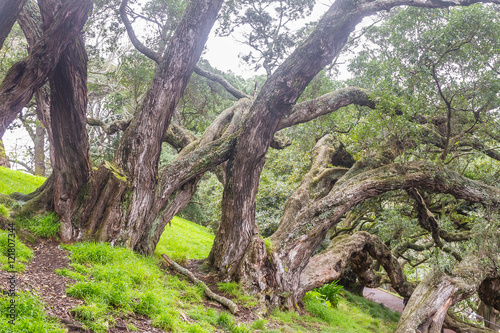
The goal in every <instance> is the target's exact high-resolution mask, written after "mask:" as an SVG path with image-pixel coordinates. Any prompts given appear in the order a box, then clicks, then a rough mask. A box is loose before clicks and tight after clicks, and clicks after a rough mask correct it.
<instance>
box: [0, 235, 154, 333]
mask: <svg viewBox="0 0 500 333" xmlns="http://www.w3.org/2000/svg"><path fill="white" fill-rule="evenodd" d="M31 247H32V249H33V254H34V257H33V259H32V260H31V261H30V262H29V263H27V264H26V270H25V271H24V272H23V273H18V274H16V290H29V291H31V292H34V293H35V294H36V295H38V296H39V297H40V298H41V299H42V301H43V302H44V303H45V304H46V305H47V312H48V314H49V315H50V316H51V317H55V318H57V319H59V320H60V321H61V323H63V324H64V325H66V328H67V329H68V333H72V332H75V333H76V332H86V330H84V329H82V324H81V323H79V322H78V321H77V320H75V318H73V316H72V314H71V309H73V308H74V307H76V306H78V305H80V304H83V301H82V300H79V299H76V298H73V297H69V296H67V295H66V288H67V286H68V285H71V284H73V283H75V281H74V280H71V279H69V278H67V277H64V276H60V275H57V274H56V273H55V272H54V270H55V269H62V268H66V267H68V263H69V258H68V251H66V250H63V249H62V248H61V247H60V246H59V243H58V242H55V241H40V242H39V243H37V244H36V245H35V246H31ZM10 276H11V275H10V273H7V272H5V271H3V270H1V269H0V289H3V290H7V289H8V280H7V278H8V277H10ZM127 323H132V324H134V325H135V327H136V328H137V329H138V330H137V332H139V333H163V332H164V331H163V330H161V329H158V328H156V327H153V326H152V322H151V320H150V319H148V318H144V317H142V316H136V315H130V316H129V317H128V318H127V317H126V318H117V320H116V326H115V327H113V328H111V329H110V330H109V333H118V332H125V331H127V328H126V324H127Z"/></svg>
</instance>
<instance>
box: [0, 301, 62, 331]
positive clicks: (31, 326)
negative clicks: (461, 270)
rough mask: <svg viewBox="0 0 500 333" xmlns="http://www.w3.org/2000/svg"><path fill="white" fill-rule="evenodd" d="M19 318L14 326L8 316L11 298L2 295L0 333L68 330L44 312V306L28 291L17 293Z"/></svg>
mask: <svg viewBox="0 0 500 333" xmlns="http://www.w3.org/2000/svg"><path fill="white" fill-rule="evenodd" d="M15 300H16V302H15V305H16V312H17V317H16V319H15V320H14V325H12V324H10V323H9V320H10V318H9V317H8V316H7V314H8V313H9V310H10V308H9V307H10V297H9V296H7V295H1V294H0V310H1V311H0V333H12V332H16V333H64V332H66V330H65V329H64V328H63V327H62V326H61V324H59V323H57V322H56V321H55V320H53V319H51V318H49V316H48V315H47V314H46V313H45V311H44V304H43V303H42V301H40V300H39V299H38V297H36V296H35V295H33V294H31V293H29V292H27V291H24V292H23V291H19V292H17V293H16V298H15Z"/></svg>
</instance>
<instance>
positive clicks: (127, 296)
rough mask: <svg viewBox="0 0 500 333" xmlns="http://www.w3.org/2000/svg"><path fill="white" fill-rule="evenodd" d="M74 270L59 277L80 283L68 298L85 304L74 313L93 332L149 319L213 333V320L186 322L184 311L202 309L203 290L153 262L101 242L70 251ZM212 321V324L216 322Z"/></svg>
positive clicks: (165, 326)
mask: <svg viewBox="0 0 500 333" xmlns="http://www.w3.org/2000/svg"><path fill="white" fill-rule="evenodd" d="M65 248H66V249H67V250H69V251H71V256H70V257H71V267H72V270H69V269H66V270H58V271H57V273H58V274H61V275H66V276H68V277H70V278H73V279H75V280H76V282H75V283H74V284H73V285H71V286H70V287H68V289H67V291H66V292H67V294H68V295H70V296H72V297H76V298H79V299H83V300H85V304H84V305H81V306H79V307H77V308H75V309H73V314H74V315H75V316H76V317H78V318H79V319H80V320H81V321H82V322H83V323H84V324H85V325H86V326H87V327H88V328H89V329H91V330H93V331H95V332H107V330H108V329H109V328H110V327H113V326H114V324H115V319H114V318H115V317H116V316H123V317H125V316H127V315H128V314H131V313H136V314H139V315H146V316H148V317H149V318H151V319H152V322H153V325H154V326H156V327H158V328H161V329H164V330H166V331H173V332H199V333H201V332H213V331H214V330H215V327H214V326H213V324H211V321H204V320H200V321H199V322H198V323H193V324H189V323H187V322H184V321H183V319H182V316H181V312H185V311H187V310H188V309H191V308H193V307H194V306H195V305H198V304H199V303H200V302H201V301H202V300H203V297H204V294H203V290H202V289H201V288H199V287H198V286H194V285H191V284H188V283H186V282H185V281H182V280H180V279H179V278H178V277H176V276H170V275H167V274H165V273H164V272H163V271H162V270H161V269H160V268H159V265H158V262H157V260H156V259H155V258H153V257H143V256H139V255H137V254H135V253H133V252H131V251H130V250H128V249H124V248H118V247H112V246H110V245H109V244H105V243H101V244H95V243H80V244H75V245H69V246H65ZM212 322H213V321H212Z"/></svg>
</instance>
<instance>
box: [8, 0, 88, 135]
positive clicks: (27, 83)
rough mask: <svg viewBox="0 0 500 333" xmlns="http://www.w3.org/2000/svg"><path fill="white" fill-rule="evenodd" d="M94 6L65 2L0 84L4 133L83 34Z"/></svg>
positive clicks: (82, 1) (84, 0)
mask: <svg viewBox="0 0 500 333" xmlns="http://www.w3.org/2000/svg"><path fill="white" fill-rule="evenodd" d="M91 8H92V1H90V0H71V1H68V2H66V3H64V5H63V6H61V7H60V8H59V9H58V11H57V12H55V13H56V15H55V17H54V20H53V21H52V22H51V23H50V25H49V26H48V27H47V29H46V30H45V31H44V33H43V36H42V37H41V38H40V40H39V41H38V42H37V43H36V44H35V46H34V47H33V48H32V49H31V52H30V55H29V56H28V57H27V58H26V59H24V60H22V61H20V62H18V63H16V64H14V65H13V66H12V67H11V68H10V70H9V71H8V73H7V75H6V77H5V78H4V80H3V82H2V84H1V86H0V136H3V134H4V133H5V130H6V129H7V126H8V125H9V124H10V123H11V122H12V121H13V120H14V119H15V117H16V116H17V114H18V113H19V112H20V111H21V110H22V108H23V107H24V106H25V105H26V103H28V102H29V101H30V99H31V97H32V96H33V94H34V92H35V91H36V90H38V89H39V88H40V87H41V86H42V85H43V84H44V83H45V82H46V80H47V77H48V75H49V74H51V73H52V71H53V70H54V68H55V66H56V65H57V63H58V60H59V57H60V56H61V54H62V52H63V51H64V50H65V48H66V46H67V44H68V43H69V42H70V41H71V40H72V39H73V38H74V37H75V36H77V35H78V34H79V33H80V31H81V29H82V27H83V25H84V24H85V22H86V20H87V15H88V14H89V12H90V10H91ZM53 15H54V12H53Z"/></svg>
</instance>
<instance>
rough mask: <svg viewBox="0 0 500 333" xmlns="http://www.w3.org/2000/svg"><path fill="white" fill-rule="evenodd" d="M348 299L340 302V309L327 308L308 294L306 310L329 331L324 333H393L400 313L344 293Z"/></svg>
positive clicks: (305, 301) (305, 299) (321, 301)
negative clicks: (325, 324) (326, 325)
mask: <svg viewBox="0 0 500 333" xmlns="http://www.w3.org/2000/svg"><path fill="white" fill-rule="evenodd" d="M344 293H345V295H346V297H345V298H341V299H340V300H339V303H338V306H337V308H332V307H330V306H326V305H325V303H324V301H323V300H321V299H319V298H317V297H315V296H314V294H313V293H308V294H306V297H304V304H305V306H306V310H307V311H308V312H310V313H311V314H312V315H313V316H314V317H316V318H318V319H320V320H321V321H322V322H324V323H328V324H329V326H330V328H328V329H326V330H323V332H332V333H333V332H345V333H351V332H352V333H357V332H359V333H365V332H366V333H368V332H381V333H385V332H387V333H389V332H393V331H394V329H395V328H396V323H397V321H398V320H399V314H398V313H396V312H393V311H391V310H390V309H388V308H386V307H384V306H382V305H380V304H377V303H373V302H370V301H368V300H366V299H364V298H363V297H360V296H355V295H352V294H350V293H349V292H347V291H344Z"/></svg>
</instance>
